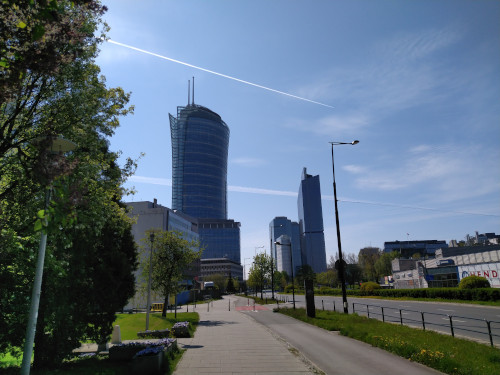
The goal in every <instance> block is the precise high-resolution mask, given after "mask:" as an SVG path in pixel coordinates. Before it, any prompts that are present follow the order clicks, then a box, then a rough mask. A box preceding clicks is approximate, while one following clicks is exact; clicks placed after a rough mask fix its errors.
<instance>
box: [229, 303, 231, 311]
mask: <svg viewBox="0 0 500 375" xmlns="http://www.w3.org/2000/svg"><path fill="white" fill-rule="evenodd" d="M229 311H231V300H229Z"/></svg>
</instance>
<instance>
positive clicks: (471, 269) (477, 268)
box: [458, 262, 500, 288]
mask: <svg viewBox="0 0 500 375" xmlns="http://www.w3.org/2000/svg"><path fill="white" fill-rule="evenodd" d="M471 275H475V276H480V277H485V278H486V279H488V281H489V282H490V285H491V286H492V287H495V288H500V263H498V262H497V263H482V264H472V265H469V266H458V278H459V280H461V279H463V278H464V277H467V276H471Z"/></svg>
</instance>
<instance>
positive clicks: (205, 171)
mask: <svg viewBox="0 0 500 375" xmlns="http://www.w3.org/2000/svg"><path fill="white" fill-rule="evenodd" d="M193 96H194V85H193ZM188 101H189V100H188ZM169 118H170V131H171V138H172V208H173V209H174V210H178V211H180V212H183V213H185V214H187V215H190V216H192V217H195V218H197V219H199V231H198V233H199V239H200V243H201V246H202V248H203V253H202V259H206V258H221V257H225V256H227V257H228V258H229V259H232V260H233V261H235V262H238V263H240V262H241V255H240V254H241V250H240V225H241V224H240V223H238V222H235V221H234V220H228V218H227V159H228V148H229V127H228V126H227V124H226V123H225V122H224V121H222V118H221V117H220V116H219V115H218V114H217V113H215V112H213V111H211V110H210V109H208V108H206V107H203V106H201V105H196V104H194V98H193V101H192V102H191V103H188V105H187V106H179V107H177V116H176V117H174V116H173V115H171V114H169Z"/></svg>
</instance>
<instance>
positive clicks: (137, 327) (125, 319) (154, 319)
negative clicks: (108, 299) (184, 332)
mask: <svg viewBox="0 0 500 375" xmlns="http://www.w3.org/2000/svg"><path fill="white" fill-rule="evenodd" d="M199 320H200V318H199V316H198V313H195V312H189V313H185V312H184V313H180V312H178V313H177V319H175V317H174V314H172V313H169V314H167V316H166V318H163V317H162V316H161V313H153V314H149V329H150V330H151V331H154V330H161V329H171V328H172V326H173V325H174V324H175V323H176V322H189V323H190V325H189V326H190V329H191V331H190V333H191V335H192V334H193V333H194V331H195V330H196V327H197V325H198V321H199ZM115 325H119V326H120V333H121V336H122V340H136V339H138V338H139V337H138V336H137V332H141V331H145V330H146V314H117V315H116V320H115V322H114V323H113V326H115Z"/></svg>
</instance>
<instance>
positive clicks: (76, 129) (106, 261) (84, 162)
mask: <svg viewBox="0 0 500 375" xmlns="http://www.w3.org/2000/svg"><path fill="white" fill-rule="evenodd" d="M104 10H105V8H104V7H102V6H101V5H100V4H99V2H98V1H92V0H87V1H86V0H80V1H68V0H57V1H35V0H33V1H30V0H21V1H17V0H16V1H11V0H6V1H1V2H0V286H1V287H0V353H1V352H5V351H6V350H9V349H12V348H16V347H22V345H23V341H24V336H25V331H26V322H27V316H28V311H29V305H30V299H31V289H32V286H33V279H34V270H35V262H36V256H37V252H38V244H39V239H40V230H42V229H43V230H45V231H46V232H47V234H48V241H47V250H46V256H45V267H44V276H43V283H42V294H41V299H40V308H39V315H38V320H37V330H36V337H35V351H34V353H35V362H34V363H35V366H38V367H55V366H57V365H58V364H60V362H61V361H62V359H63V358H65V357H66V356H67V355H69V354H70V353H71V351H72V349H74V348H75V347H78V346H79V345H80V343H81V342H82V341H85V340H94V341H97V342H101V341H102V340H103V339H104V338H106V337H107V336H108V335H109V333H110V332H111V330H112V323H113V321H114V313H115V312H116V311H119V310H120V309H121V308H122V307H123V306H124V305H125V303H126V301H127V299H128V298H130V297H131V296H133V293H134V276H133V272H134V271H135V269H136V267H137V259H136V257H137V251H136V248H135V245H134V241H133V238H132V235H131V223H130V221H129V219H128V218H127V215H126V213H125V208H124V207H123V205H122V204H121V203H120V202H121V199H122V196H123V195H124V193H125V190H124V189H123V188H122V187H121V186H122V184H123V182H124V181H125V179H126V178H127V177H128V176H130V175H131V174H132V173H133V171H134V169H135V162H134V161H133V160H130V159H129V160H128V161H127V162H126V165H125V166H124V167H120V166H119V165H118V158H119V156H120V154H119V153H117V152H111V151H110V150H109V148H108V146H109V140H108V138H109V137H110V136H112V135H113V133H114V131H115V129H116V128H117V127H118V125H119V122H118V118H119V117H120V116H122V115H126V114H127V113H129V112H131V111H132V108H127V105H128V100H129V95H128V94H126V93H124V92H123V90H122V89H120V88H107V87H106V84H105V81H104V78H103V77H101V76H100V70H99V67H98V66H96V65H95V64H94V58H95V57H96V54H97V45H98V43H99V40H98V39H97V38H96V37H95V36H94V35H95V33H96V32H97V27H98V25H99V24H100V22H101V21H100V15H101V14H102V12H103V11H104ZM56 135H62V136H63V137H64V138H66V139H69V140H71V141H73V142H74V143H75V144H76V145H77V148H76V150H75V151H73V152H72V153H70V154H69V155H52V154H50V153H48V152H47V151H46V147H47V146H48V145H50V143H51V140H52V137H53V136H56ZM49 187H50V190H51V192H52V194H51V198H50V202H49V205H48V209H47V210H45V209H44V205H45V203H44V202H45V195H46V191H47V189H48V188H49ZM46 221H47V222H48V225H46V226H44V225H43V223H45V222H46Z"/></svg>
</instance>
